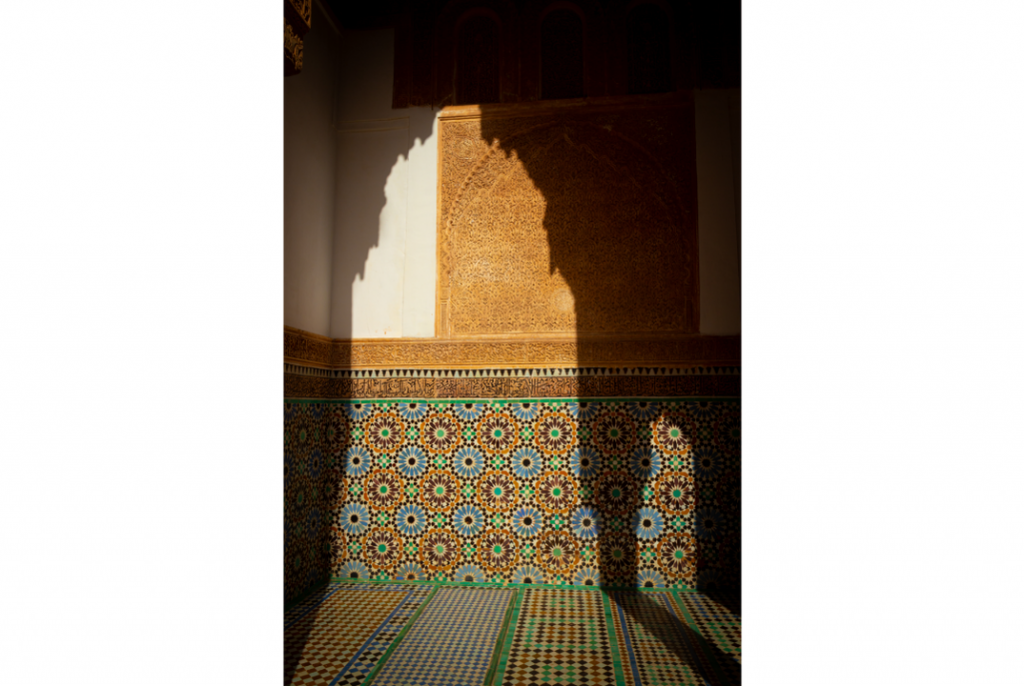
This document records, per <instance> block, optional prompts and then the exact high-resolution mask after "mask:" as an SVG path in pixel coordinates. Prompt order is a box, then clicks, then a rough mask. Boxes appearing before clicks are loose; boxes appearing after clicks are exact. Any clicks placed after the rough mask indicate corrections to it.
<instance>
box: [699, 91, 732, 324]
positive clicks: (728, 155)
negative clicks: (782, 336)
mask: <svg viewBox="0 0 1024 686" xmlns="http://www.w3.org/2000/svg"><path fill="white" fill-rule="evenodd" d="M694 104H695V108H696V125H697V132H696V137H697V231H698V242H699V245H698V252H699V257H700V332H701V333H704V334H738V333H740V243H739V236H740V225H739V208H740V194H739V183H740V147H739V145H740V116H739V112H740V110H739V107H740V95H739V91H738V90H736V89H721V90H717V89H711V90H696V91H694Z"/></svg>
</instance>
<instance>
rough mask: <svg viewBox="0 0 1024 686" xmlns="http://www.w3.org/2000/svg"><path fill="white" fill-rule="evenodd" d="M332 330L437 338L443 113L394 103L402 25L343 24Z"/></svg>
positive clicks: (371, 335)
mask: <svg viewBox="0 0 1024 686" xmlns="http://www.w3.org/2000/svg"><path fill="white" fill-rule="evenodd" d="M341 43H342V47H341V60H342V63H343V64H344V65H357V66H355V67H354V68H346V69H343V70H342V72H341V75H340V80H339V88H338V109H337V114H336V121H335V126H336V130H337V138H338V143H337V170H338V173H337V179H336V184H337V205H336V208H335V223H334V254H333V261H332V291H331V316H330V320H331V321H330V330H331V334H330V335H331V336H332V337H334V338H397V337H407V338H408V337H414V338H423V337H432V336H433V335H434V284H435V278H436V272H437V266H436V265H437V262H436V252H437V247H436V233H437V229H436V219H435V214H436V208H437V142H436V141H437V138H436V132H437V113H436V112H434V111H432V110H431V109H429V108H410V109H402V110H393V109H391V87H392V78H393V77H392V75H393V59H394V31H393V30H392V29H381V30H377V31H357V32H346V31H343V32H342V35H341Z"/></svg>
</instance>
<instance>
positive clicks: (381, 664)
mask: <svg viewBox="0 0 1024 686" xmlns="http://www.w3.org/2000/svg"><path fill="white" fill-rule="evenodd" d="M440 588H441V587H440V586H434V587H433V588H432V589H430V594H429V595H427V597H426V598H424V599H423V602H422V603H420V606H419V607H418V608H416V612H414V613H413V615H412V617H410V618H409V621H408V622H406V623H405V626H403V627H402V630H401V631H399V632H398V635H397V636H395V638H394V640H393V641H391V645H389V646H388V648H387V650H385V651H384V654H383V655H381V656H380V659H379V660H377V664H376V665H374V667H373V669H372V670H371V671H370V673H369V674H368V675H367V676H366V679H365V680H364V681H363V683H362V684H361V685H360V686H369V685H370V682H372V681H373V680H374V678H375V677H376V676H377V673H378V672H380V670H381V669H382V668H383V667H384V663H385V662H387V660H388V658H389V657H391V655H392V653H394V651H395V648H396V647H397V646H398V644H399V643H401V641H402V639H403V638H405V635H406V634H407V633H408V632H409V629H411V628H412V626H413V624H415V623H416V620H417V619H419V617H420V615H421V614H423V611H424V610H425V609H426V608H427V606H428V605H429V604H430V601H431V600H432V599H433V597H434V595H435V594H437V592H438V590H440Z"/></svg>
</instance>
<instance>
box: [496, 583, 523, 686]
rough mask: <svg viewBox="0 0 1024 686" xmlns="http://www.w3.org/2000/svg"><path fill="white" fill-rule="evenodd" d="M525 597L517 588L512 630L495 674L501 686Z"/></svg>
mask: <svg viewBox="0 0 1024 686" xmlns="http://www.w3.org/2000/svg"><path fill="white" fill-rule="evenodd" d="M523 595H524V594H523V593H521V592H520V590H519V589H518V588H517V589H516V597H515V601H514V602H515V609H514V610H513V611H512V620H511V622H510V628H511V630H510V631H509V632H508V634H507V635H506V636H505V645H503V646H502V648H501V660H500V661H499V662H498V670H497V672H496V673H495V680H494V683H495V684H498V685H499V686H500V684H501V683H502V680H503V679H504V677H505V670H506V669H507V668H508V656H509V653H511V652H512V640H513V638H514V637H515V633H516V624H518V622H519V611H520V610H521V609H522V606H523Z"/></svg>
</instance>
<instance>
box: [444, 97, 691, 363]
mask: <svg viewBox="0 0 1024 686" xmlns="http://www.w3.org/2000/svg"><path fill="white" fill-rule="evenodd" d="M439 146H440V147H439V160H438V162H439V176H440V178H439V198H438V291H437V336H438V337H439V338H445V339H466V338H474V337H508V338H537V337H550V338H563V339H577V338H585V337H587V336H595V335H596V336H601V335H613V334H630V335H637V334H649V335H665V334H675V335H680V334H682V335H685V334H692V333H695V332H696V331H697V326H698V319H699V318H698V309H697V308H698V290H697V289H698V279H697V241H696V172H695V157H694V151H695V147H694V133H693V108H692V103H691V102H690V101H689V100H688V99H687V98H685V97H681V96H672V97H666V98H661V99H650V98H647V99H634V100H631V99H629V98H620V99H614V100H613V99H606V100H603V101H599V102H598V103H597V104H582V105H575V106H565V105H560V106H558V105H556V106H552V105H551V104H545V103H541V104H537V105H533V104H520V105H517V106H514V107H509V106H479V107H476V106H474V107H461V108H459V107H454V108H446V109H445V110H444V111H443V112H442V114H441V120H440V142H439ZM567 345H569V344H567ZM567 356H571V355H569V353H567Z"/></svg>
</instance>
